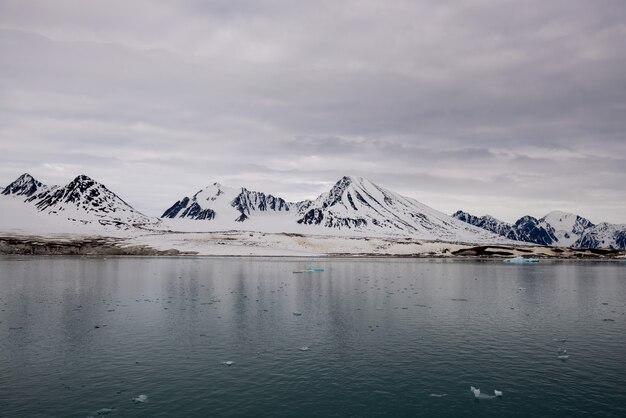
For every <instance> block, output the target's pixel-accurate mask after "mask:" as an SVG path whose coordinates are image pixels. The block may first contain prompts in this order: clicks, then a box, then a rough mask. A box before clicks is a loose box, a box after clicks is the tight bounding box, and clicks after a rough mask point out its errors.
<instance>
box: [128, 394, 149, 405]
mask: <svg viewBox="0 0 626 418" xmlns="http://www.w3.org/2000/svg"><path fill="white" fill-rule="evenodd" d="M131 400H132V401H133V402H135V403H145V402H148V396H147V395H139V396H137V397H136V398H133V399H131Z"/></svg>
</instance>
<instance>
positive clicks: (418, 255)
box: [0, 232, 626, 261]
mask: <svg viewBox="0 0 626 418" xmlns="http://www.w3.org/2000/svg"><path fill="white" fill-rule="evenodd" d="M231 235H236V236H234V237H233V236H229V237H225V234H224V233H205V234H200V236H199V237H195V239H193V240H190V241H189V240H186V239H181V238H180V237H179V236H176V235H174V236H169V237H167V238H170V239H163V240H158V239H157V240H155V239H154V238H155V236H154V235H149V236H134V237H107V236H38V235H16V234H7V235H0V255H35V256H140V257H233V258H235V257H240V258H249V257H254V258H294V259H298V258H311V257H314V258H346V259H347V258H354V259H363V258H376V259H388V258H401V259H438V260H504V259H506V258H512V257H516V256H526V257H532V258H539V259H541V260H563V261H565V260H583V261H625V260H626V250H609V249H573V248H560V247H543V246H531V245H520V246H516V245H502V244H494V245H486V244H481V245H476V244H466V243H447V242H442V241H420V240H407V239H406V238H389V237H364V238H354V237H351V238H345V237H327V236H302V235H296V236H294V235H293V234H265V233H258V234H250V233H249V232H246V233H245V234H243V233H232V234H231ZM268 235H269V238H268V237H267V236H268ZM157 237H162V236H157ZM146 238H149V239H146ZM172 238H174V239H172ZM260 238H264V239H265V240H261V239H260ZM294 238H295V239H297V240H298V242H297V245H298V248H295V249H294V245H295V244H296V243H294V242H291V240H293V239H294ZM346 246H348V248H346ZM368 250H369V251H368Z"/></svg>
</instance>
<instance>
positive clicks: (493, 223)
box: [452, 210, 626, 249]
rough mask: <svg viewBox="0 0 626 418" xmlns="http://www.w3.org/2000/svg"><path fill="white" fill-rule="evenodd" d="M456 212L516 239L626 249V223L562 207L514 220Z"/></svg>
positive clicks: (539, 242)
mask: <svg viewBox="0 0 626 418" xmlns="http://www.w3.org/2000/svg"><path fill="white" fill-rule="evenodd" d="M452 216H453V217H455V218H457V219H459V220H462V221H464V222H467V223H469V224H471V225H474V226H477V227H479V228H483V229H486V230H489V231H491V232H494V233H497V234H499V235H502V236H505V237H507V238H509V239H511V240H514V241H520V242H528V243H533V244H540V245H549V246H556V247H571V248H607V249H626V225H622V224H610V223H607V222H602V223H599V224H597V225H596V224H594V223H592V222H591V221H590V220H588V219H586V218H584V217H582V216H580V215H576V214H574V213H568V212H563V211H559V210H555V211H551V212H549V213H548V214H546V215H545V216H543V217H542V218H539V219H537V218H534V217H532V216H523V217H521V218H520V219H518V220H517V221H516V222H515V223H514V224H509V223H507V222H503V221H500V220H498V219H496V218H494V217H493V216H490V215H484V216H475V215H471V214H469V213H467V212H463V211H461V210H459V211H457V212H455V213H454V214H453V215H452Z"/></svg>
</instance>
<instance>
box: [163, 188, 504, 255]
mask: <svg viewBox="0 0 626 418" xmlns="http://www.w3.org/2000/svg"><path fill="white" fill-rule="evenodd" d="M162 217H163V218H171V219H187V220H194V221H198V220H200V221H208V222H211V223H214V225H215V228H220V229H252V228H254V229H256V230H259V228H260V229H262V230H268V229H271V230H273V231H274V232H298V233H303V234H307V233H309V234H335V235H361V236H367V235H376V236H378V235H393V236H407V237H408V236H410V237H415V238H419V239H428V240H443V241H459V242H480V243H483V242H504V241H505V240H503V239H502V238H500V237H498V236H497V235H495V234H491V233H488V232H485V231H484V230H481V229H480V228H475V227H472V226H470V225H467V224H466V223H464V222H461V221H459V220H457V219H454V218H452V217H450V216H448V215H446V214H444V213H442V212H439V211H436V210H434V209H432V208H430V207H428V206H426V205H424V204H422V203H420V202H418V201H416V200H414V199H410V198H407V197H403V196H400V195H398V194H396V193H393V192H391V191H389V190H386V189H383V188H382V187H380V186H378V185H376V184H374V183H372V182H371V181H369V180H366V179H363V178H360V177H343V178H341V179H340V180H339V181H338V182H337V183H336V184H335V185H334V186H333V187H332V188H331V190H330V191H328V192H326V193H323V194H321V195H320V196H319V197H318V198H317V199H315V200H305V201H301V202H297V203H289V202H286V201H285V200H284V199H282V198H279V197H275V196H272V195H269V194H265V193H261V192H254V191H249V190H247V189H246V188H237V189H231V188H227V187H224V186H222V185H220V184H218V183H214V184H212V185H211V186H208V187H207V188H205V189H203V190H200V191H199V192H197V193H196V194H195V195H193V196H191V197H185V198H183V199H181V200H179V201H177V202H176V203H174V204H173V205H172V206H171V207H169V208H168V209H167V210H166V211H165V212H164V213H163V215H162ZM233 221H236V222H239V223H240V224H239V225H234V224H233ZM241 223H243V224H241ZM175 227H177V228H179V227H181V225H180V223H178V224H176V226H175ZM186 227H187V228H186V229H187V230H189V229H190V228H189V224H187V225H186Z"/></svg>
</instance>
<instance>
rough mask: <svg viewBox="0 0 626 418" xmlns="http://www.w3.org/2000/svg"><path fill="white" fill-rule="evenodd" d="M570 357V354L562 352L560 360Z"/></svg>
mask: <svg viewBox="0 0 626 418" xmlns="http://www.w3.org/2000/svg"><path fill="white" fill-rule="evenodd" d="M568 358H569V354H560V355H559V360H561V361H565V360H567V359H568Z"/></svg>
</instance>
